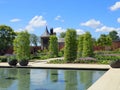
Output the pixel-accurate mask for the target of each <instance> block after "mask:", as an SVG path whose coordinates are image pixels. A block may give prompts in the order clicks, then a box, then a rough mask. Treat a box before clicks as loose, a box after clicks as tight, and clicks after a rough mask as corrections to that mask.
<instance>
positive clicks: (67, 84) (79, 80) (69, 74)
mask: <svg viewBox="0 0 120 90" xmlns="http://www.w3.org/2000/svg"><path fill="white" fill-rule="evenodd" d="M105 72H106V71H95V70H59V69H23V68H19V69H17V68H0V90H86V89H87V88H88V87H90V86H91V85H92V84H93V83H94V82H95V81H96V80H97V79H98V78H99V77H101V76H102V75H103V74H104V73H105Z"/></svg>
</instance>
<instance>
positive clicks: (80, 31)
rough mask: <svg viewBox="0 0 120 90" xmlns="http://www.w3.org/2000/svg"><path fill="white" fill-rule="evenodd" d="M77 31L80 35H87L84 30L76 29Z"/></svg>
mask: <svg viewBox="0 0 120 90" xmlns="http://www.w3.org/2000/svg"><path fill="white" fill-rule="evenodd" d="M76 31H77V34H78V35H81V34H84V33H85V31H84V30H82V29H76Z"/></svg>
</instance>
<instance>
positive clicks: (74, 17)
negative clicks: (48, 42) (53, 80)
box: [0, 0, 120, 38]
mask: <svg viewBox="0 0 120 90" xmlns="http://www.w3.org/2000/svg"><path fill="white" fill-rule="evenodd" d="M0 25H7V26H10V27H11V28H12V29H13V30H14V31H16V32H20V31H23V30H27V31H28V32H29V33H32V34H36V35H37V36H41V35H42V34H43V33H44V31H45V28H46V26H47V27H48V29H50V28H53V29H54V31H55V32H56V33H57V35H59V34H60V33H61V32H65V31H66V30H67V29H68V28H73V29H75V30H76V32H77V34H79V35H80V34H84V33H85V32H86V31H89V32H90V33H91V34H92V37H93V38H99V36H100V35H101V34H108V33H109V32H110V31H112V30H116V31H117V32H118V35H120V0H0Z"/></svg>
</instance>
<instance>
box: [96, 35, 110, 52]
mask: <svg viewBox="0 0 120 90" xmlns="http://www.w3.org/2000/svg"><path fill="white" fill-rule="evenodd" d="M97 43H98V45H99V46H102V47H103V48H104V50H105V49H106V48H107V47H108V46H110V45H111V44H112V38H111V37H110V36H109V35H105V34H101V36H100V37H99V38H98V40H97Z"/></svg>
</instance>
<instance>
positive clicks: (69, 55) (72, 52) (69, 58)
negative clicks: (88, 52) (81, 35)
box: [64, 29, 77, 62]
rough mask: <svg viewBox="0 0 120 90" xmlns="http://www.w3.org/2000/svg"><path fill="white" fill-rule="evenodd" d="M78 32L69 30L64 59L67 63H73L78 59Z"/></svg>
mask: <svg viewBox="0 0 120 90" xmlns="http://www.w3.org/2000/svg"><path fill="white" fill-rule="evenodd" d="M76 37H77V35H76V31H75V30H74V29H68V30H67V32H66V37H65V47H64V58H65V60H66V62H73V61H74V60H75V59H76V57H77V41H76Z"/></svg>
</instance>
